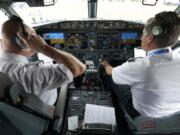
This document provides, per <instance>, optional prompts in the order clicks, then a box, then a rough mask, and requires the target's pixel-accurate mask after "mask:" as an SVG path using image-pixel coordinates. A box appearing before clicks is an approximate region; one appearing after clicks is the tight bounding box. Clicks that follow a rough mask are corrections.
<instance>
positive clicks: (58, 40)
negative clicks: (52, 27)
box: [43, 33, 64, 49]
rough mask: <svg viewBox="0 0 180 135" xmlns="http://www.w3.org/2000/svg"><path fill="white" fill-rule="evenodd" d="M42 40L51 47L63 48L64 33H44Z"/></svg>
mask: <svg viewBox="0 0 180 135" xmlns="http://www.w3.org/2000/svg"><path fill="white" fill-rule="evenodd" d="M43 38H44V40H45V41H46V42H47V43H48V44H49V45H51V46H52V47H55V48H57V49H63V48H64V33H44V34H43Z"/></svg>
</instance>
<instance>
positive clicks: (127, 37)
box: [121, 32, 138, 44]
mask: <svg viewBox="0 0 180 135" xmlns="http://www.w3.org/2000/svg"><path fill="white" fill-rule="evenodd" d="M137 37H138V33H137V32H122V34H121V39H122V42H123V43H124V44H136V40H137Z"/></svg>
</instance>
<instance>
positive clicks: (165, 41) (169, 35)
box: [144, 12, 180, 48]
mask: <svg viewBox="0 0 180 135" xmlns="http://www.w3.org/2000/svg"><path fill="white" fill-rule="evenodd" d="M154 28H159V29H160V30H159V31H161V32H159V33H158V34H157V35H155V34H154V33H153V31H152V30H153V29H154ZM144 29H145V30H146V31H147V34H148V35H149V34H153V36H154V41H155V43H156V44H157V46H158V47H159V48H165V47H168V46H172V45H174V44H175V43H176V42H177V41H178V37H179V35H180V18H179V17H178V15H177V14H176V13H175V12H161V13H159V14H156V15H155V17H152V18H150V19H149V20H148V21H147V23H146V25H145V27H144Z"/></svg>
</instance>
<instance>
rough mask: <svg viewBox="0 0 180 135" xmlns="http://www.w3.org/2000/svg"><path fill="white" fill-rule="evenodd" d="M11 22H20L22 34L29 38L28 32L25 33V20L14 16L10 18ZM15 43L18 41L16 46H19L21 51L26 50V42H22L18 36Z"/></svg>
mask: <svg viewBox="0 0 180 135" xmlns="http://www.w3.org/2000/svg"><path fill="white" fill-rule="evenodd" d="M10 20H13V21H16V22H18V23H19V24H20V25H21V28H22V34H23V35H24V36H27V32H26V31H25V28H24V24H23V20H22V19H21V18H20V17H18V16H15V15H13V16H11V17H10ZM15 41H16V44H17V45H18V46H19V48H21V49H24V48H26V45H25V43H24V41H22V40H21V39H20V37H19V36H18V35H17V36H16V37H15Z"/></svg>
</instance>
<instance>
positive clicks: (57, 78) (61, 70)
mask: <svg viewBox="0 0 180 135" xmlns="http://www.w3.org/2000/svg"><path fill="white" fill-rule="evenodd" d="M0 72H3V73H6V74H8V75H9V77H10V78H11V79H12V81H13V82H16V83H18V84H19V85H20V87H21V88H22V89H24V90H25V92H27V93H31V94H34V95H37V96H39V97H40V99H41V100H42V101H43V102H45V103H47V104H49V105H53V104H54V103H55V101H56V99H57V89H56V88H58V87H60V86H62V85H63V84H65V83H69V82H72V80H73V75H72V72H71V71H70V70H69V69H68V68H67V67H65V66H64V65H62V64H54V65H52V64H51V65H44V64H43V63H41V62H32V63H29V62H28V60H27V58H26V57H24V56H21V55H16V54H13V53H8V52H4V51H0Z"/></svg>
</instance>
